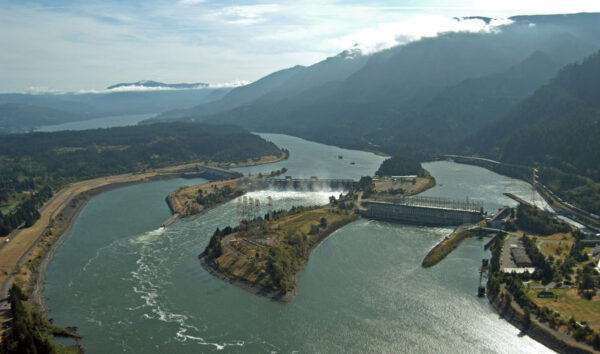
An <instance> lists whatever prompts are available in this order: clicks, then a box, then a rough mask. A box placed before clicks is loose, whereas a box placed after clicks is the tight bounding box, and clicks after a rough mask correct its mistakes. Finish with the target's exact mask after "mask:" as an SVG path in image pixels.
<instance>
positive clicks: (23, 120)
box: [0, 103, 81, 134]
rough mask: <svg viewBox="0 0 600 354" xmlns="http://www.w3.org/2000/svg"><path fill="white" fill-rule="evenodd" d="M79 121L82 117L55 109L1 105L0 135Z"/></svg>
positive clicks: (23, 105)
mask: <svg viewBox="0 0 600 354" xmlns="http://www.w3.org/2000/svg"><path fill="white" fill-rule="evenodd" d="M77 120H81V116H79V115H77V114H74V113H70V112H65V111H61V110H57V109H53V108H48V107H37V106H31V105H26V104H18V103H5V104H0V134H8V133H19V132H27V131H31V130H33V129H34V128H35V127H38V126H42V125H52V124H62V123H68V122H74V121H77Z"/></svg>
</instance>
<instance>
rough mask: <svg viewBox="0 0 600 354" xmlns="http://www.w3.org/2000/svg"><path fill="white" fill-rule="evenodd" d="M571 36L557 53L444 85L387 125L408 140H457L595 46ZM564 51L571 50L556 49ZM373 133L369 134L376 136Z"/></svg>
mask: <svg viewBox="0 0 600 354" xmlns="http://www.w3.org/2000/svg"><path fill="white" fill-rule="evenodd" d="M569 37H570V36H567V37H566V38H565V39H564V41H563V44H564V46H563V47H557V49H556V50H554V51H553V52H552V53H546V52H541V51H536V52H534V53H533V54H531V55H530V56H529V57H527V58H526V59H525V60H523V61H522V62H520V63H518V64H516V65H514V66H512V67H510V68H508V69H507V70H505V71H502V72H499V73H494V74H491V75H486V76H483V77H479V78H474V79H466V80H464V81H461V82H460V83H459V84H457V85H452V86H450V87H448V88H445V89H443V90H442V91H440V92H439V93H438V94H436V95H434V96H433V98H432V99H431V100H430V101H429V102H427V103H426V104H425V105H424V106H423V107H422V108H421V109H419V110H416V111H415V112H414V113H413V114H411V116H410V118H408V119H406V120H405V121H403V122H400V123H401V124H402V126H399V125H398V124H396V122H395V121H394V119H389V120H388V121H386V122H384V124H383V126H384V127H386V129H387V130H390V129H391V130H393V131H396V132H398V133H397V134H396V135H395V136H394V138H395V139H396V140H400V141H403V142H404V143H406V144H415V145H421V146H429V147H438V148H448V147H452V146H455V145H457V144H459V143H460V142H462V140H463V139H464V138H466V137H467V136H469V135H471V134H474V133H475V132H477V131H478V130H480V129H481V128H483V127H484V126H486V125H487V124H488V123H491V122H492V121H494V120H495V119H497V118H498V117H501V116H503V115H505V114H506V113H508V112H509V111H510V110H511V109H512V108H514V107H515V106H516V105H517V104H518V103H519V102H520V101H521V100H523V99H525V98H526V97H528V96H529V95H531V94H532V93H533V92H534V91H535V90H536V89H537V88H538V87H539V86H541V85H543V84H545V83H547V82H548V81H549V80H550V79H551V78H552V77H553V76H554V75H555V74H556V73H557V72H558V71H559V69H560V68H562V67H563V66H565V65H566V64H568V63H571V62H573V61H575V60H577V59H580V58H583V57H584V56H585V55H587V54H589V53H590V52H591V50H592V47H591V46H588V45H573V43H577V41H573V40H572V38H569ZM564 52H567V53H569V54H570V55H569V56H566V57H561V56H558V55H557V54H558V53H564ZM384 131H385V130H384ZM374 134H375V133H374ZM374 134H373V135H372V136H371V137H370V139H373V140H376V139H377V136H375V135H374ZM379 134H380V135H381V133H379ZM383 137H385V134H383Z"/></svg>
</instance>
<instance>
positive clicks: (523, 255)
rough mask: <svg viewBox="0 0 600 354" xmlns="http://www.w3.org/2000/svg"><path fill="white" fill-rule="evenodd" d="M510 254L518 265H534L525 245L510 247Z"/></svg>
mask: <svg viewBox="0 0 600 354" xmlns="http://www.w3.org/2000/svg"><path fill="white" fill-rule="evenodd" d="M510 254H511V255H512V258H513V260H514V262H515V264H516V266H517V267H531V266H532V265H533V263H532V262H531V258H529V255H528V254H527V252H526V251H525V248H524V247H513V248H511V249H510Z"/></svg>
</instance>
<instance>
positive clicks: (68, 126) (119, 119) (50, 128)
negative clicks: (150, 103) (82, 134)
mask: <svg viewBox="0 0 600 354" xmlns="http://www.w3.org/2000/svg"><path fill="white" fill-rule="evenodd" d="M154 116H156V113H145V114H128V115H118V116H107V117H100V118H94V119H88V120H80V121H76V122H70V123H63V124H54V125H44V126H41V127H37V128H36V129H35V131H38V132H57V131H61V130H86V129H98V128H112V127H125V126H129V125H136V124H138V123H139V122H141V121H143V120H144V119H148V118H152V117H154Z"/></svg>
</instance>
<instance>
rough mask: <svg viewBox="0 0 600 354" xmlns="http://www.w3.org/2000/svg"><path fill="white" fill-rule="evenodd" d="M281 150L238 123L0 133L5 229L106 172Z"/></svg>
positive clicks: (243, 158) (0, 224) (0, 220)
mask: <svg viewBox="0 0 600 354" xmlns="http://www.w3.org/2000/svg"><path fill="white" fill-rule="evenodd" d="M273 155H275V156H281V155H282V151H281V150H280V149H279V148H277V146H275V144H273V143H271V142H267V141H265V140H264V139H262V138H261V137H259V136H257V135H253V134H250V133H248V132H246V131H244V130H242V129H240V128H237V127H233V126H224V125H221V126H215V125H202V124H189V123H174V124H154V125H145V126H133V127H118V128H110V129H95V130H83V131H62V132H54V133H30V134H9V135H5V136H3V138H2V139H0V206H1V205H6V204H9V205H10V204H14V205H16V207H14V208H12V210H11V211H10V212H8V213H6V215H2V213H1V212H0V235H4V234H6V233H8V232H10V231H11V230H13V229H14V228H16V227H18V226H19V225H20V224H21V223H22V222H25V224H26V225H30V224H31V222H32V221H35V219H37V215H38V214H37V209H38V208H39V207H40V206H41V205H42V204H43V203H44V202H45V201H46V200H47V199H48V198H50V197H51V195H52V190H53V189H57V188H60V187H62V186H64V185H65V184H67V183H70V182H74V181H79V180H84V179H89V178H95V177H100V176H107V175H114V174H121V173H128V172H139V171H143V170H145V169H148V168H158V167H165V166H173V165H178V164H184V163H190V162H202V161H204V162H209V161H214V162H247V161H248V159H258V158H260V157H261V156H273Z"/></svg>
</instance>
